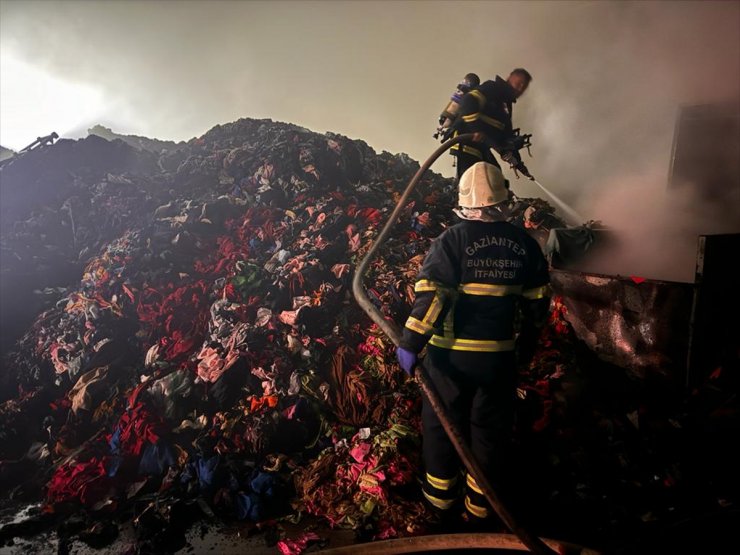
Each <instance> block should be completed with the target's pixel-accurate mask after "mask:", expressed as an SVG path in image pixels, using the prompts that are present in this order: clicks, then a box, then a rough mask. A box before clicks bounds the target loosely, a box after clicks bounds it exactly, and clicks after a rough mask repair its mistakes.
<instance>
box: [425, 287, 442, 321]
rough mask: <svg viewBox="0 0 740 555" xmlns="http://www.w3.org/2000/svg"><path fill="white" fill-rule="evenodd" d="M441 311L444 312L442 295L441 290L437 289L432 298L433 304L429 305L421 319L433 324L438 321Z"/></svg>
mask: <svg viewBox="0 0 740 555" xmlns="http://www.w3.org/2000/svg"><path fill="white" fill-rule="evenodd" d="M440 312H442V296H441V295H440V294H439V291H437V293H435V295H434V298H433V299H432V304H430V305H429V309H428V310H427V313H426V314H425V315H424V318H422V319H421V321H422V322H424V323H425V324H428V325H430V326H433V325H434V322H436V321H437V318H438V317H439V313H440Z"/></svg>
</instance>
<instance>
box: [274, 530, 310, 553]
mask: <svg viewBox="0 0 740 555" xmlns="http://www.w3.org/2000/svg"><path fill="white" fill-rule="evenodd" d="M320 540H321V538H320V537H319V536H318V534H315V533H314V532H304V533H303V534H301V535H300V536H298V537H297V538H294V539H285V540H280V541H279V542H278V544H277V546H278V549H279V550H280V553H282V554H283V555H300V553H303V551H304V550H305V549H306V547H308V544H309V542H314V541H320Z"/></svg>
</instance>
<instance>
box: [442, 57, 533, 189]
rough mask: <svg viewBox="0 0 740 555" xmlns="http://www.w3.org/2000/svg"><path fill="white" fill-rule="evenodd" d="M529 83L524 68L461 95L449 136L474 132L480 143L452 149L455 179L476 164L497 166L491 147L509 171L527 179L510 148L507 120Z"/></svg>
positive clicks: (510, 128) (512, 134)
mask: <svg viewBox="0 0 740 555" xmlns="http://www.w3.org/2000/svg"><path fill="white" fill-rule="evenodd" d="M531 81H532V76H531V75H530V74H529V72H528V71H527V70H526V69H522V68H517V69H515V70H513V71H512V72H511V74H510V75H509V77H508V78H507V79H505V80H504V79H503V78H501V77H499V76H496V79H495V80H489V81H485V82H483V83H481V84H480V85H478V86H477V87H475V88H473V89H472V90H471V91H470V92H468V93H467V94H465V96H463V98H462V100H461V101H460V108H459V111H458V119H457V121H456V123H455V124H454V132H453V136H456V135H458V134H463V133H478V134H479V137H480V140H479V141H476V142H469V143H464V144H457V145H455V146H453V147H452V151H451V152H452V154H454V155H455V156H457V177H458V179H459V178H460V177H461V176H462V174H463V173H465V171H466V170H467V169H468V168H469V167H471V166H472V165H473V164H475V163H476V162H481V161H483V162H488V163H490V164H493V165H494V166H499V163H498V161H497V160H496V157H495V156H494V154H493V152H491V149H492V148H493V150H495V151H496V152H497V153H498V154H499V156H501V159H502V160H504V161H505V162H507V163H508V164H509V165H510V166H511V167H512V168H514V169H516V170H517V171H518V172H520V173H522V174H524V175H526V176H527V177H531V175H530V174H529V171H528V170H527V167H526V166H525V165H524V163H523V162H522V158H521V155H520V154H519V150H518V148H517V147H516V146H514V145H515V144H516V140H515V138H516V131H515V130H514V127H513V124H512V120H511V117H512V110H513V105H514V103H515V102H516V101H517V99H518V98H519V97H520V96H521V95H522V94H524V92H525V91H526V90H527V88H528V87H529V83H530V82H531ZM499 167H500V166H499Z"/></svg>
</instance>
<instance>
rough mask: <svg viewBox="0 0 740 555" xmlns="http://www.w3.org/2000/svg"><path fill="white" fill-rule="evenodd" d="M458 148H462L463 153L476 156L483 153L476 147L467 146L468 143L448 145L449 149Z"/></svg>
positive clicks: (481, 156)
mask: <svg viewBox="0 0 740 555" xmlns="http://www.w3.org/2000/svg"><path fill="white" fill-rule="evenodd" d="M460 149H462V151H463V152H464V153H465V154H471V155H473V156H477V157H478V158H483V154H481V151H480V150H478V149H477V148H473V147H471V146H468V145H460V143H458V144H456V145H452V146H451V147H450V150H460Z"/></svg>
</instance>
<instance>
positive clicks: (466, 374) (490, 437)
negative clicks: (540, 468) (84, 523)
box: [396, 162, 549, 526]
mask: <svg viewBox="0 0 740 555" xmlns="http://www.w3.org/2000/svg"><path fill="white" fill-rule="evenodd" d="M508 196H509V192H508V190H507V188H506V186H505V180H504V177H503V174H502V173H501V170H500V169H499V168H498V167H496V166H494V165H492V164H488V163H486V162H477V163H476V164H474V165H473V166H471V167H470V168H469V169H468V170H467V171H466V172H465V173H464V174H463V175H462V178H461V180H460V184H459V201H458V202H459V208H458V209H456V210H455V212H456V214H457V215H458V216H460V218H461V219H462V221H461V222H460V223H458V224H456V225H454V226H452V227H450V228H449V229H447V230H446V231H445V232H444V233H442V234H441V235H440V236H439V237H437V238H436V239H435V240H434V241H433V242H432V245H431V247H430V249H429V252H428V254H427V256H426V258H425V259H424V263H423V266H422V268H421V270H420V272H419V274H418V279H417V281H416V284H415V286H414V290H415V292H416V299H415V301H414V305H413V308H412V310H411V315H410V316H409V318H408V320H407V321H406V324H405V327H404V329H403V336H402V340H401V343H400V345H399V347H398V349H397V350H396V355H397V358H398V362H399V364H400V366H401V367H402V368H403V370H404V371H405V372H406V373H408V374H409V375H411V374H412V373H413V371H414V367H415V366H416V364H417V360H418V356H419V353H420V352H421V351H422V349H424V347H425V346H426V349H427V351H426V357H425V359H424V367H425V369H426V372H427V373H428V377H429V380H430V381H431V382H432V383H433V385H434V386H435V387H436V389H437V391H438V392H439V395H440V398H441V400H442V402H443V404H444V406H445V408H446V410H447V413H448V414H449V416H450V418H451V419H452V420H453V421H454V422H455V423H456V424H457V426H458V427H459V429H460V430H461V432H462V433H463V434H464V435H465V436H466V437H467V438H468V440H469V442H470V446H471V449H472V452H473V454H474V455H475V457H476V459H477V460H478V462H479V463H480V467H481V468H482V469H484V470H485V471H486V472H487V477H488V478H489V480H490V481H491V483H492V484H493V487H499V488H500V487H501V484H502V477H503V475H504V473H505V466H506V457H507V455H508V454H509V451H510V449H509V441H510V435H511V432H512V427H513V418H514V401H515V391H516V367H517V364H518V363H519V364H528V363H529V361H531V357H532V355H533V354H534V347H535V345H536V342H537V337H538V334H539V330H540V328H541V327H542V326H543V325H544V323H545V321H546V318H547V314H548V307H549V275H548V268H547V262H546V261H545V258H544V256H543V254H542V251H541V249H540V247H539V245H538V244H537V242H536V241H535V240H534V239H533V238H532V237H530V236H529V235H528V234H527V233H526V232H525V231H524V230H523V229H520V228H517V227H515V226H514V225H512V224H510V223H508V222H507V221H506V220H505V217H506V214H505V210H506V209H505V208H504V207H505V205H506V202H505V201H506V200H507V199H508ZM517 311H520V314H521V318H520V320H521V322H520V325H519V328H520V329H519V337H518V339H517V340H516V341H515V325H514V323H515V318H516V315H517ZM427 343H428V345H427ZM515 349H516V350H515ZM517 357H518V358H519V360H517ZM422 421H423V437H424V445H423V456H424V463H425V467H426V469H425V470H426V476H425V480H424V485H423V493H424V496H425V497H426V499H427V500H428V501H429V502H430V503H431V504H432V505H433V506H434V507H436V509H437V510H438V511H439V512H440V514H441V515H442V517H443V518H445V517H451V516H452V515H453V511H450V509H452V507H453V505H455V503H456V501H458V500H460V494H461V493H462V490H464V504H465V511H466V519H467V520H468V521H471V522H473V524H479V525H483V526H485V523H486V519H487V518H488V517H489V516H492V508H491V507H490V506H488V504H487V503H486V501H485V498H484V496H483V494H482V492H481V489H480V487H478V484H477V483H476V481H475V479H474V478H473V476H470V475H467V476H461V474H460V461H459V459H458V457H457V454H456V452H455V449H454V447H453V446H452V443H451V442H450V440H449V439H448V438H447V435H446V433H445V431H444V429H443V428H442V425H441V423H440V421H439V420H438V418H437V416H436V415H435V413H434V411H433V410H432V408H431V406H430V405H429V403H428V402H427V401H426V399H425V400H424V405H423V408H422ZM453 518H454V517H453ZM448 522H449V521H448Z"/></svg>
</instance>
